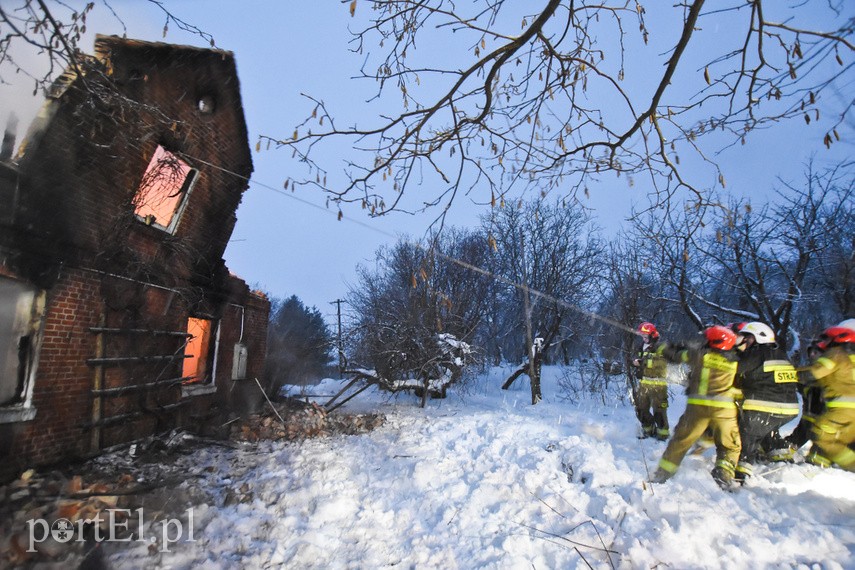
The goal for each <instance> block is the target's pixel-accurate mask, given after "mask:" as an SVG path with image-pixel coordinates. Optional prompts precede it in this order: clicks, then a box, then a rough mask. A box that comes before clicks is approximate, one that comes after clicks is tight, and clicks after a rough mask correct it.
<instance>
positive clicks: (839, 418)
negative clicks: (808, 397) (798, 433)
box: [807, 323, 855, 471]
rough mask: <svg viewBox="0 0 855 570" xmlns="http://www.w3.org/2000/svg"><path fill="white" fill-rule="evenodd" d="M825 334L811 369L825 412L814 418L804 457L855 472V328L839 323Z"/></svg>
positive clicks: (815, 462)
mask: <svg viewBox="0 0 855 570" xmlns="http://www.w3.org/2000/svg"><path fill="white" fill-rule="evenodd" d="M841 324H843V323H841ZM824 335H825V339H824V340H823V341H822V342H823V343H825V346H820V348H821V349H824V352H823V354H822V355H821V356H820V357H819V358H817V359H816V360H815V361H814V363H813V364H812V365H811V367H810V372H811V374H813V377H814V378H815V379H816V382H817V384H819V386H820V387H821V388H822V395H823V398H824V399H825V411H824V412H823V413H822V414H821V415H820V416H819V417H818V418H816V423H815V424H814V426H813V434H812V439H813V447H812V449H811V452H810V454H809V455H808V458H807V459H808V460H809V461H810V462H811V463H814V464H817V465H823V466H831V465H832V464H837V465H838V466H839V467H840V468H842V469H845V470H847V471H855V451H853V450H852V449H851V448H850V447H849V446H850V445H852V444H853V443H855V330H853V329H851V328H848V327H846V326H840V325H838V326H834V327H829V328H828V329H826V330H825V333H824Z"/></svg>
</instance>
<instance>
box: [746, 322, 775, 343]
mask: <svg viewBox="0 0 855 570" xmlns="http://www.w3.org/2000/svg"><path fill="white" fill-rule="evenodd" d="M739 334H750V335H752V336H753V337H754V342H756V343H757V344H775V333H774V331H772V328H771V327H770V326H769V325H766V324H763V323H758V322H753V323H747V324H746V325H745V326H744V327H742V328H741V329H739Z"/></svg>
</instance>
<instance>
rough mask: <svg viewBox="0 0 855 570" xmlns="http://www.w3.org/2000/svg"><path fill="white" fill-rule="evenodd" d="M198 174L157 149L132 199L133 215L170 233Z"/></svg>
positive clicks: (174, 156)
mask: <svg viewBox="0 0 855 570" xmlns="http://www.w3.org/2000/svg"><path fill="white" fill-rule="evenodd" d="M197 175H198V171H197V170H196V169H194V168H193V167H191V166H190V165H189V164H187V163H186V162H184V161H183V160H181V159H180V158H178V157H177V156H176V155H175V154H173V153H171V152H169V151H168V150H166V149H165V148H163V147H162V146H160V145H158V147H157V150H155V152H154V155H153V156H152V157H151V161H150V162H149V163H148V167H147V168H146V170H145V174H144V175H143V179H142V182H141V183H140V187H139V190H138V191H137V193H136V196H134V213H135V214H136V215H137V217H139V219H140V220H142V221H143V222H145V223H146V224H147V225H153V226H155V227H157V228H160V229H162V230H165V231H168V232H170V233H173V232H174V231H175V228H176V227H177V226H178V220H179V218H180V217H181V212H182V211H183V209H184V206H185V204H186V201H187V196H189V194H190V190H191V189H192V187H193V184H194V183H195V181H196V177H197Z"/></svg>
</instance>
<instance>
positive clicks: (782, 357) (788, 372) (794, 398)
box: [736, 344, 799, 414]
mask: <svg viewBox="0 0 855 570" xmlns="http://www.w3.org/2000/svg"><path fill="white" fill-rule="evenodd" d="M798 380H799V375H798V372H796V369H795V367H794V366H793V365H792V364H790V362H789V361H788V360H787V357H786V354H785V353H784V351H783V350H781V349H780V348H778V347H777V346H775V345H770V344H755V345H753V346H751V347H749V348H748V349H747V350H746V351H745V352H743V353H742V354H741V355H740V356H739V369H738V371H737V378H736V383H737V385H739V386H740V387H741V388H742V393H743V394H744V395H745V401H746V403H747V402H748V401H750V400H758V401H762V402H763V403H764V404H755V405H756V406H758V407H757V408H746V407H745V406H743V409H755V410H756V411H768V412H769V413H773V414H778V413H788V412H786V411H784V412H782V411H771V410H767V409H760V408H759V406H763V408H772V407H783V408H785V409H786V408H792V407H793V406H789V405H783V404H794V405H795V408H796V413H798V401H799V399H798Z"/></svg>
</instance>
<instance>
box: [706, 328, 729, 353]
mask: <svg viewBox="0 0 855 570" xmlns="http://www.w3.org/2000/svg"><path fill="white" fill-rule="evenodd" d="M704 338H706V339H707V345H708V346H709V347H710V348H715V349H717V350H730V349H731V348H733V346H734V345H735V344H736V333H735V332H733V331H732V330H730V329H729V328H727V327H723V326H721V325H715V326H712V327H709V328H706V329H704Z"/></svg>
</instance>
